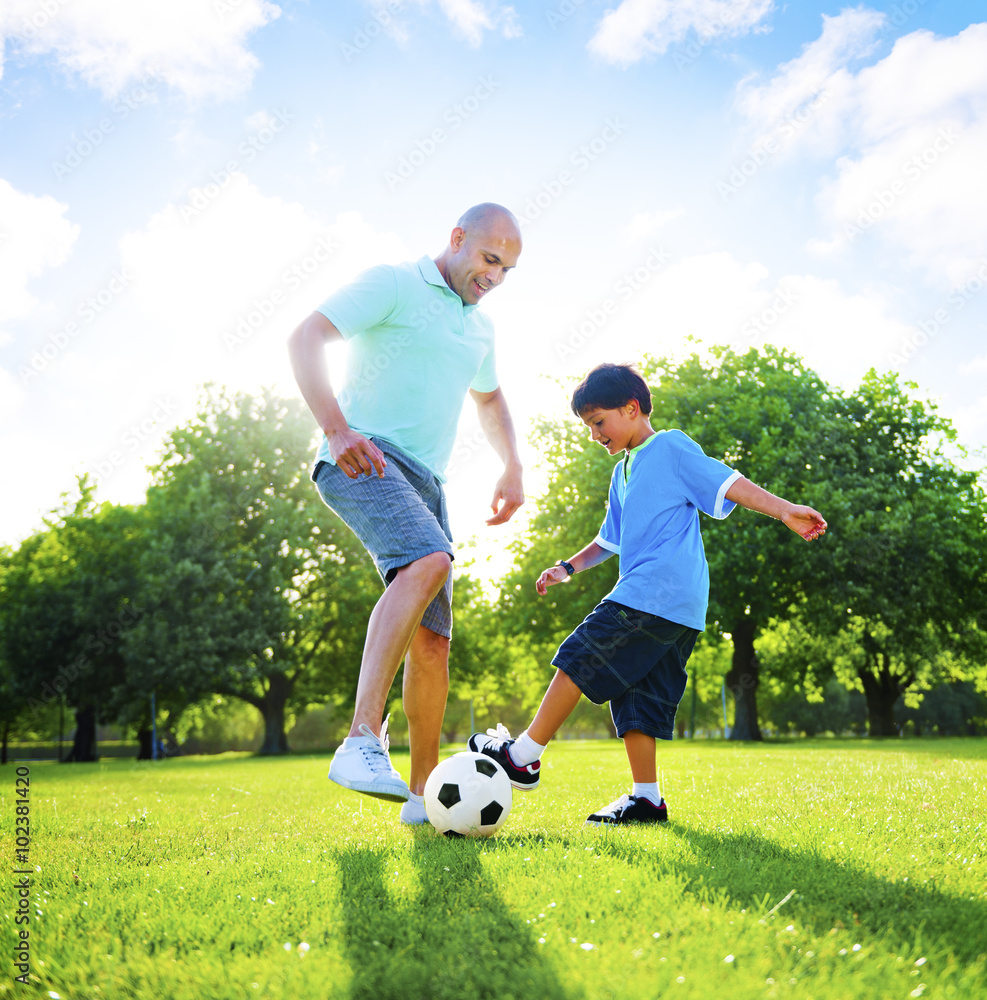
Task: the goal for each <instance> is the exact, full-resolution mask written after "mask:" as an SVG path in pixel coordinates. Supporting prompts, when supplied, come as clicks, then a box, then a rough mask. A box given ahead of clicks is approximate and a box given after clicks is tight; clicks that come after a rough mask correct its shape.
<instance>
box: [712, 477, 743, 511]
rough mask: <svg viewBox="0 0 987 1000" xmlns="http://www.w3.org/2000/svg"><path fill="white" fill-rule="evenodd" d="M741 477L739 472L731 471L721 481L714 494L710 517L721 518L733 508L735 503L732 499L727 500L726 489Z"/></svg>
mask: <svg viewBox="0 0 987 1000" xmlns="http://www.w3.org/2000/svg"><path fill="white" fill-rule="evenodd" d="M740 478H741V475H740V473H739V472H736V471H735V472H732V473H731V474H730V475H729V476H727V478H726V479H724V480H723V483H722V484H721V485H720V488H719V490H718V492H717V494H716V504H715V505H714V506H713V510H712V512H711V514H710V516H711V517H715V518H717V519H718V520H721V521H722V520H723V518H725V517H726V516H727V514H729V513H730V511H732V510H733V508H734V507H736V506H737V505H736V504H735V503H734V502H733V501H732V500H727V498H726V496H727V490H728V489H730V487H731V486H733V484H734V483H735V482H736V481H737V480H738V479H740Z"/></svg>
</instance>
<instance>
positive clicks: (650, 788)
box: [631, 781, 661, 806]
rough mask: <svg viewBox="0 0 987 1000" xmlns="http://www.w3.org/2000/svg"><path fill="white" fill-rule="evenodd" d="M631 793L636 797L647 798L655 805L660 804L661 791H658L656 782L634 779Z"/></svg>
mask: <svg viewBox="0 0 987 1000" xmlns="http://www.w3.org/2000/svg"><path fill="white" fill-rule="evenodd" d="M631 795H633V796H634V798H636V799H647V800H648V801H649V802H651V803H653V804H654V805H656V806H660V805H661V792H660V791H658V782H657V781H654V782H650V783H649V782H646V781H635V782H634V791H632V792H631Z"/></svg>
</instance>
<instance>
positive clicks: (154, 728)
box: [151, 691, 158, 760]
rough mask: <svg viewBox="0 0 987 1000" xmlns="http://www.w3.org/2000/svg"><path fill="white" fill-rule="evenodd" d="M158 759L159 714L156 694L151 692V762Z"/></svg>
mask: <svg viewBox="0 0 987 1000" xmlns="http://www.w3.org/2000/svg"><path fill="white" fill-rule="evenodd" d="M157 759H158V713H157V712H156V711H155V709H154V692H153V691H152V692H151V760H157Z"/></svg>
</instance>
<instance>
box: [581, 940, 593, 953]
mask: <svg viewBox="0 0 987 1000" xmlns="http://www.w3.org/2000/svg"><path fill="white" fill-rule="evenodd" d="M579 947H580V948H582V949H583V951H592V950H593V949H594V948H595V947H596V945H595V944H590V943H589V941H584V942H583V943H582V944H581V945H580V946H579Z"/></svg>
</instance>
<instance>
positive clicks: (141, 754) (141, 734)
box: [137, 726, 154, 760]
mask: <svg viewBox="0 0 987 1000" xmlns="http://www.w3.org/2000/svg"><path fill="white" fill-rule="evenodd" d="M137 745H138V749H137V759H138V760H152V759H153V757H154V752H153V748H152V745H151V728H150V726H141V728H140V729H138V730H137Z"/></svg>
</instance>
